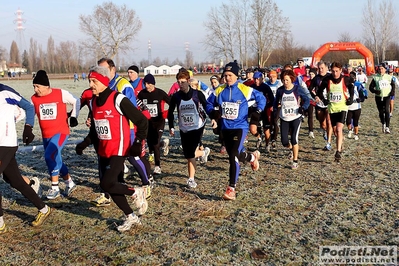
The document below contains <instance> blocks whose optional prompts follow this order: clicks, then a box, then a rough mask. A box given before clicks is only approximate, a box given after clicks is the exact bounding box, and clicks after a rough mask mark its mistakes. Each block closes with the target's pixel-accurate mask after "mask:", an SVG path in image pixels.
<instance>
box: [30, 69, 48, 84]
mask: <svg viewBox="0 0 399 266" xmlns="http://www.w3.org/2000/svg"><path fill="white" fill-rule="evenodd" d="M33 84H39V85H43V86H50V81H49V79H48V76H47V73H46V71H44V70H39V71H37V73H36V75H35V78H34V79H33Z"/></svg>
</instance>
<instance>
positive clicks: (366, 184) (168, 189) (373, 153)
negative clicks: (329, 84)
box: [0, 76, 399, 265]
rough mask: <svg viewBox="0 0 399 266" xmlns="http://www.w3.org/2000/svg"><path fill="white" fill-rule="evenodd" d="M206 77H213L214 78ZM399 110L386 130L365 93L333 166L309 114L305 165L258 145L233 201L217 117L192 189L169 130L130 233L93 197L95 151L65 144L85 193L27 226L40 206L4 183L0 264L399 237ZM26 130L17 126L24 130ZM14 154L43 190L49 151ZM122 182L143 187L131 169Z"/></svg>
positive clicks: (280, 254)
mask: <svg viewBox="0 0 399 266" xmlns="http://www.w3.org/2000/svg"><path fill="white" fill-rule="evenodd" d="M200 80H202V81H204V82H205V83H207V84H208V83H209V82H208V76H203V77H200ZM173 81H174V79H173V77H170V78H157V86H159V87H161V88H163V89H165V90H166V91H168V89H169V87H170V85H171V84H172V82H173ZM0 82H2V83H5V84H7V85H10V86H12V87H14V88H15V89H16V90H18V91H19V92H20V93H21V94H22V95H23V96H25V97H27V98H30V96H31V94H32V93H33V88H32V84H31V81H30V80H27V81H7V80H3V81H1V80H0ZM50 82H51V84H52V86H53V87H60V88H64V89H67V90H69V91H70V92H71V93H72V94H74V95H75V96H77V97H79V96H80V93H81V92H82V91H83V89H85V88H86V87H87V83H84V82H82V81H81V82H79V83H74V82H73V80H50ZM398 108H399V107H398ZM398 108H396V110H398ZM86 115H87V110H86V109H84V110H82V112H81V114H80V116H79V123H80V124H79V126H78V127H76V128H73V129H72V132H71V136H70V140H78V139H82V138H83V137H84V136H85V135H86V134H87V131H88V130H87V128H86V126H85V125H84V121H85V117H86ZM398 118H399V113H398V112H397V111H395V112H394V115H393V117H392V121H391V132H392V134H390V135H387V134H382V133H381V126H380V123H379V120H378V113H377V109H376V107H375V102H374V98H373V97H370V98H369V99H367V100H366V102H365V103H364V104H363V109H362V116H361V118H360V124H361V128H360V135H359V137H360V139H359V140H358V141H355V140H353V139H348V138H346V139H345V141H344V152H343V159H342V162H341V164H337V163H334V151H330V152H326V151H323V150H322V148H323V147H324V145H325V143H324V140H323V137H322V133H321V131H318V130H316V132H315V139H310V138H309V137H308V131H307V129H308V128H307V119H305V123H303V124H302V128H301V131H300V136H299V145H300V152H299V168H298V169H297V170H292V169H291V163H290V161H289V159H288V157H287V151H286V150H284V149H283V148H282V146H281V144H280V143H279V145H278V146H277V148H278V149H277V150H275V151H272V152H271V153H269V154H267V153H265V150H264V147H262V149H261V159H260V165H261V167H260V170H259V171H258V172H253V171H252V170H251V167H250V165H243V166H242V168H241V175H240V180H239V183H238V186H237V191H238V195H237V200H236V201H231V202H230V201H228V202H226V201H223V200H222V196H223V193H224V191H225V188H226V186H227V185H228V160H227V155H222V154H220V153H219V152H218V151H219V148H220V146H219V144H218V143H217V138H216V136H215V135H213V133H212V130H211V129H210V127H209V124H208V125H207V127H206V133H205V135H204V143H205V146H208V147H210V148H211V155H210V158H209V161H208V163H207V164H206V165H199V166H198V169H197V176H196V178H197V183H198V186H197V188H196V189H194V190H189V189H187V188H186V178H187V170H186V163H185V160H184V158H183V155H182V151H181V150H179V148H178V147H179V145H180V140H179V139H178V137H176V138H173V139H171V152H170V154H169V155H168V156H167V157H164V156H162V157H161V167H162V172H163V173H162V175H160V176H157V177H156V181H157V183H158V186H157V187H156V188H155V189H154V190H153V196H152V198H151V199H150V200H149V209H148V212H147V213H146V214H145V215H144V216H142V217H141V221H142V223H143V225H142V226H140V227H134V228H132V230H130V231H128V232H126V233H123V234H121V233H119V232H117V231H116V229H115V227H116V225H117V224H120V223H121V217H122V212H121V211H120V210H119V209H118V208H117V207H116V206H115V205H114V204H111V206H109V207H104V208H98V207H94V206H92V205H90V200H93V199H94V198H96V196H97V195H98V194H97V193H98V192H99V186H98V183H99V181H98V178H97V159H96V155H95V153H94V149H92V148H91V147H89V148H88V149H86V150H85V152H84V154H83V155H82V156H78V155H76V154H75V150H74V148H75V147H74V146H73V145H69V146H66V148H65V149H64V151H63V159H64V161H65V163H66V164H67V166H68V167H69V170H70V173H71V175H72V178H73V179H74V180H75V181H76V183H77V184H78V189H77V190H76V191H75V192H74V193H73V195H72V197H70V198H60V199H57V200H54V201H46V202H47V204H48V205H49V206H51V207H53V208H54V209H55V210H56V211H55V212H54V213H53V214H52V215H51V216H50V217H49V218H48V220H47V221H46V222H45V224H44V225H43V226H42V227H40V228H33V227H31V226H30V225H29V222H30V221H31V220H33V219H34V216H35V215H36V212H37V210H36V209H35V208H34V206H33V205H32V204H31V203H29V202H28V201H27V200H26V199H25V198H24V197H22V196H21V194H19V193H18V192H16V191H14V190H13V189H11V188H10V187H9V186H8V184H6V183H5V182H3V181H2V180H1V181H0V189H1V191H2V193H3V197H4V199H3V201H4V206H3V207H4V210H5V215H4V219H5V222H6V224H7V227H8V229H9V230H8V232H7V233H5V234H3V235H0V241H1V242H2V243H3V244H2V245H1V247H0V265H317V264H318V260H319V246H323V245H350V246H361V245H367V246H381V245H398V243H399V206H398V205H399V196H398V194H399V193H398V191H399V182H398V181H399V179H398V168H399V163H398V158H399V157H398V156H399V151H398V143H399V141H398V124H399V119H398ZM22 126H23V125H22V123H19V124H18V129H19V133H18V136H20V137H21V136H22ZM315 126H316V128H318V124H317V123H315ZM167 129H168V128H167ZM34 133H35V135H36V138H35V140H34V142H33V143H32V145H40V144H41V134H40V130H39V127H38V125H37V124H36V126H35V129H34ZM345 133H347V131H346V130H345ZM165 136H166V133H165ZM255 143H256V140H255V138H254V137H249V143H248V144H247V149H248V150H249V151H253V150H254V149H255ZM333 148H335V144H333ZM17 160H18V162H19V164H20V169H21V171H22V172H23V174H25V175H27V176H37V177H39V178H40V179H41V180H42V186H43V188H44V189H45V190H47V188H48V187H49V186H50V181H49V180H48V175H47V173H46V172H47V170H46V169H47V168H46V165H45V162H44V158H43V154H42V152H40V151H37V152H31V153H18V154H17ZM126 182H127V183H128V184H132V185H140V181H139V179H138V176H137V174H136V173H134V172H133V171H131V173H130V174H129V175H127V176H126ZM60 186H61V189H63V184H61V185H60Z"/></svg>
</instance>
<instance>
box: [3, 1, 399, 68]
mask: <svg viewBox="0 0 399 266" xmlns="http://www.w3.org/2000/svg"><path fill="white" fill-rule="evenodd" d="M1 2H2V3H1V9H0V18H1V21H2V23H1V27H0V46H2V47H4V48H6V49H7V50H9V49H10V46H11V42H12V41H13V40H15V41H17V43H18V45H19V46H22V48H21V47H19V48H20V50H23V49H27V48H28V46H29V40H30V38H33V39H34V40H36V41H37V42H38V43H39V44H42V46H43V48H46V45H47V40H48V38H49V36H50V35H51V36H52V37H53V39H54V41H55V43H56V44H58V43H59V42H62V41H75V42H78V41H79V40H83V39H84V35H83V33H82V32H81V31H80V30H79V15H81V14H83V15H90V14H92V13H93V10H94V7H95V6H96V5H98V4H101V3H102V2H101V1H98V0H96V1H95V0H80V1H77V0H63V1H60V0H36V1H30V0H29V1H28V0H21V1H16V2H14V1H1ZM113 2H114V3H115V4H117V5H122V4H126V5H127V6H128V7H129V8H132V9H134V10H135V11H136V12H137V14H138V16H139V18H140V19H141V21H142V24H143V26H142V29H141V30H140V33H139V35H138V36H137V41H135V42H134V46H135V47H136V50H135V51H133V52H130V53H129V56H130V58H132V60H134V61H136V62H138V61H140V60H141V59H147V58H148V40H151V46H152V52H151V53H152V58H153V59H154V58H156V57H160V58H161V59H164V58H169V60H171V61H173V60H174V59H175V58H180V59H181V60H184V58H185V43H186V42H188V43H189V46H188V47H189V49H190V50H191V51H192V52H193V55H194V60H195V61H204V60H208V61H211V62H213V61H214V60H213V58H210V57H209V56H208V54H207V52H206V51H205V49H204V45H203V44H202V42H203V40H204V37H205V35H206V32H205V28H204V26H203V23H204V21H206V19H207V13H208V12H209V11H210V9H211V7H219V6H221V4H222V3H228V2H229V1H228V0H198V1H193V0H184V1H183V0H171V1H165V0H152V1H143V0H141V1H135V0H130V1H125V0H114V1H113ZM275 2H276V3H277V4H278V6H279V8H280V9H281V10H282V12H283V16H285V17H288V18H289V19H290V24H291V31H292V33H293V36H294V41H295V43H297V44H303V45H306V46H307V45H311V46H313V47H315V48H318V47H319V46H320V45H322V44H324V43H326V42H330V41H337V39H338V38H339V35H340V34H341V33H343V32H348V33H349V34H353V37H354V38H360V37H361V35H362V25H361V18H362V17H364V16H367V14H364V13H363V12H362V11H363V8H364V6H365V5H366V3H367V0H354V1H348V0H334V1H328V0H300V1H297V0H275ZM374 2H379V1H378V0H375V1H374ZM393 2H395V5H396V7H398V6H399V3H396V2H399V1H393ZM18 8H20V9H21V10H22V11H23V12H24V13H23V15H22V18H23V19H24V20H25V22H24V24H23V26H24V27H25V30H24V31H23V34H22V36H23V38H22V44H20V43H19V41H18V38H17V36H18V35H17V31H16V28H17V24H16V23H15V22H14V20H16V19H17V16H16V11H17V9H18ZM398 15H399V14H398ZM397 17H398V16H397ZM396 20H397V21H398V18H396ZM397 24H398V23H397ZM304 56H311V55H304Z"/></svg>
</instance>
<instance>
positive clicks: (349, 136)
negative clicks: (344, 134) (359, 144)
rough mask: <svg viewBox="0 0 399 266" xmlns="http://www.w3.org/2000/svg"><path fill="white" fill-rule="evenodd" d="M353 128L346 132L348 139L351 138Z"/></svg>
mask: <svg viewBox="0 0 399 266" xmlns="http://www.w3.org/2000/svg"><path fill="white" fill-rule="evenodd" d="M353 135H354V134H353V130H349V132H348V139H351V138H353Z"/></svg>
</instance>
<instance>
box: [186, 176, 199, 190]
mask: <svg viewBox="0 0 399 266" xmlns="http://www.w3.org/2000/svg"><path fill="white" fill-rule="evenodd" d="M187 186H188V187H189V188H196V187H197V183H196V182H195V180H194V178H189V179H188V180H187Z"/></svg>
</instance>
